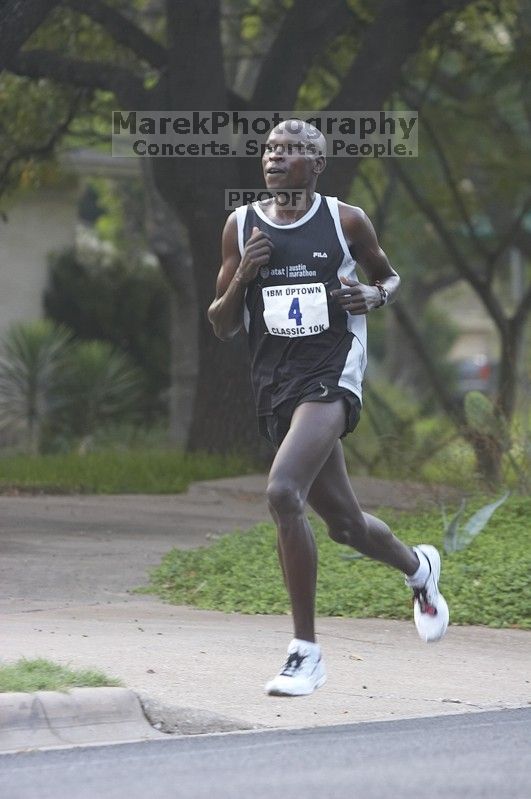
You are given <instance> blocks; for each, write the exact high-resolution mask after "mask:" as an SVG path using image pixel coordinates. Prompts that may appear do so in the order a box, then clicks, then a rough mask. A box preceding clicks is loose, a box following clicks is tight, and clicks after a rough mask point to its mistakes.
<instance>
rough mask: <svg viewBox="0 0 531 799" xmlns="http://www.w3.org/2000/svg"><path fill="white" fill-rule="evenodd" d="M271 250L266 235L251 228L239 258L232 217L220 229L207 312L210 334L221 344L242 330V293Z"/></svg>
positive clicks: (233, 217) (234, 220)
mask: <svg viewBox="0 0 531 799" xmlns="http://www.w3.org/2000/svg"><path fill="white" fill-rule="evenodd" d="M272 249H273V243H272V241H271V239H270V238H269V236H268V235H267V233H264V232H263V231H262V230H260V228H257V227H254V228H253V232H252V234H251V236H250V237H249V239H248V241H247V243H246V245H245V248H244V251H243V255H242V256H241V257H240V249H239V247H238V226H237V223H236V214H235V213H232V214H231V215H230V216H229V218H228V219H227V222H226V223H225V227H224V229H223V237H222V242H221V251H222V253H221V254H222V263H221V269H220V270H219V274H218V278H217V282H216V297H215V299H214V301H213V303H212V304H211V306H210V308H209V309H208V318H209V320H210V322H211V324H212V327H213V328H214V333H215V334H216V336H217V337H218V338H220V339H221V340H222V341H227V340H228V339H231V338H232V337H233V336H235V335H236V333H237V332H238V331H239V330H240V328H241V327H242V324H243V303H244V297H245V290H246V288H247V286H248V285H249V283H251V281H253V280H254V279H255V277H256V275H257V274H258V270H259V269H260V267H261V266H265V265H266V264H267V263H268V262H269V258H270V256H271V250H272Z"/></svg>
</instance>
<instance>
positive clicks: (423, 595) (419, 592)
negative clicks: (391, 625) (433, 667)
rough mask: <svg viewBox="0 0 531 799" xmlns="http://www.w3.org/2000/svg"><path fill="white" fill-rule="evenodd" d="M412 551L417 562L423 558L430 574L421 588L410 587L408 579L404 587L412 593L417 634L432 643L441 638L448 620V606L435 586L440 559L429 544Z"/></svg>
mask: <svg viewBox="0 0 531 799" xmlns="http://www.w3.org/2000/svg"><path fill="white" fill-rule="evenodd" d="M413 549H414V551H415V552H416V553H417V556H418V558H419V560H420V559H421V557H422V555H424V556H425V558H426V560H427V561H428V565H429V567H430V574H429V576H428V579H427V580H426V582H425V583H424V585H422V586H416V585H412V584H411V581H410V580H409V579H408V578H406V585H408V586H409V587H410V588H411V589H412V591H413V617H414V619H415V624H416V627H417V630H418V634H419V635H420V637H421V638H422V640H423V641H426V643H432V642H433V641H439V640H440V639H441V638H442V637H443V635H444V634H445V632H446V628H447V627H448V621H449V618H450V613H449V611H448V605H447V604H446V600H445V598H444V597H443V595H442V594H441V593H439V588H438V585H437V583H438V582H439V575H440V573H441V558H440V555H439V553H438V552H437V550H436V549H435V547H432V546H430V545H429V544H420V545H419V546H418V547H413ZM420 553H422V555H421V554H420Z"/></svg>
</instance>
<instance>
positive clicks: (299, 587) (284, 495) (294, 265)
mask: <svg viewBox="0 0 531 799" xmlns="http://www.w3.org/2000/svg"><path fill="white" fill-rule="evenodd" d="M262 166H263V171H264V178H265V183H266V186H267V188H268V189H272V190H277V191H278V190H283V189H286V190H303V191H304V192H305V193H306V203H305V206H304V208H302V209H301V210H290V209H288V208H287V207H286V204H285V203H283V204H280V203H279V202H276V201H275V200H274V199H273V200H271V201H266V202H264V203H254V204H253V205H252V206H249V207H246V206H242V207H241V208H238V209H237V210H236V211H235V212H234V213H232V214H231V215H230V216H229V218H228V220H227V223H226V225H225V228H224V231H223V239H222V266H221V269H220V272H219V275H218V279H217V290H216V298H215V300H214V301H213V303H212V305H211V306H210V309H209V319H210V321H211V323H212V325H213V327H214V331H215V333H216V335H217V336H218V337H219V338H220V339H222V340H227V339H230V338H232V337H233V336H234V335H235V334H236V333H237V332H238V331H239V330H240V328H241V327H242V326H245V328H246V330H247V333H248V338H249V346H250V354H251V370H252V372H251V377H252V383H253V389H254V394H255V400H256V408H257V414H258V423H259V429H260V432H261V433H262V434H263V435H265V436H266V437H267V438H268V439H269V440H270V441H271V442H272V443H273V445H274V446H275V447H276V448H277V453H276V456H275V459H274V461H273V465H272V467H271V471H270V473H269V481H268V486H267V499H268V503H269V508H270V511H271V514H272V516H273V519H274V521H275V523H276V525H277V529H278V554H279V561H280V565H281V568H282V572H283V576H284V581H285V584H286V588H287V590H288V593H289V596H290V600H291V607H292V613H293V623H294V634H295V637H294V639H293V640H292V641H291V643H290V644H289V647H288V658H287V661H286V663H285V665H284V667H283V668H282V669H281V671H280V672H279V673H278V674H277V676H276V677H275V678H274V679H272V680H271V681H270V682H268V683H267V685H266V686H265V690H266V692H267V693H269V694H274V695H281V696H284V695H289V696H295V695H303V694H310V693H312V692H313V691H314V690H315V689H316V688H318V687H320V686H321V685H323V684H324V682H325V681H326V671H325V666H324V662H323V659H322V657H321V650H320V646H319V645H318V644H317V643H316V641H315V628H314V616H315V589H316V576H317V552H316V546H315V539H314V536H313V533H312V530H311V528H310V525H309V523H308V520H307V518H306V515H305V505H306V502H308V503H309V505H310V506H311V507H312V508H313V510H314V511H315V512H316V513H317V514H318V515H319V516H321V518H322V519H323V520H324V522H325V523H326V525H327V528H328V534H329V535H330V537H331V538H332V539H333V540H334V541H337V542H339V543H341V544H348V545H349V546H351V547H354V548H355V549H357V550H358V551H359V552H362V553H363V554H364V555H367V556H368V557H370V558H374V559H375V560H379V561H382V562H383V563H387V564H388V565H389V566H393V567H394V568H395V569H399V570H400V571H401V572H403V573H404V574H405V576H406V584H407V585H408V586H409V587H410V588H411V589H412V590H413V596H414V619H415V624H416V626H417V630H418V632H419V635H420V637H421V638H422V639H423V640H425V641H436V640H438V639H440V638H441V637H442V636H443V635H444V633H445V631H446V627H447V625H448V619H449V614H448V606H447V604H446V601H445V600H444V597H443V596H442V595H441V594H440V593H439V590H438V585H437V583H438V579H439V573H440V557H439V553H438V552H437V550H436V549H435V548H434V547H432V546H429V545H426V544H421V545H419V546H416V547H413V548H410V547H408V546H406V545H405V544H403V543H402V542H401V541H399V540H398V538H396V537H395V536H394V535H393V534H392V533H391V531H390V529H389V527H388V526H387V525H386V524H385V523H384V522H382V521H381V520H380V519H377V518H376V517H375V516H371V515H370V514H368V513H364V512H363V511H362V510H361V508H360V506H359V503H358V501H357V499H356V496H355V495H354V492H353V490H352V486H351V483H350V480H349V477H348V474H347V470H346V466H345V459H344V455H343V449H342V446H341V442H340V439H341V438H342V437H343V436H345V435H346V434H347V433H348V432H350V431H351V430H353V429H354V427H355V426H356V424H357V422H358V420H359V415H360V409H361V398H362V379H363V373H364V369H365V365H366V314H367V313H369V312H370V311H373V310H375V309H376V308H380V307H382V306H384V305H387V304H388V303H389V302H391V301H392V300H393V299H394V297H395V294H396V292H397V290H398V286H399V283H400V278H399V276H398V274H397V273H396V272H395V270H394V269H393V268H392V267H391V265H390V264H389V261H388V259H387V256H386V254H385V253H384V252H383V250H382V249H381V247H380V246H379V244H378V240H377V238H376V234H375V232H374V228H373V226H372V224H371V222H370V220H369V219H368V217H367V216H366V214H365V213H364V212H363V211H362V210H361V209H360V208H356V207H353V206H350V205H346V204H345V203H342V202H338V200H337V199H336V198H335V197H324V196H321V195H320V194H318V193H317V192H316V191H315V187H316V183H317V179H318V177H319V175H320V174H321V172H323V170H324V169H325V166H326V141H325V139H324V136H323V135H322V134H321V133H320V132H319V131H317V130H316V129H315V128H314V127H312V126H311V125H309V124H307V123H304V122H301V121H300V120H289V121H287V122H284V123H281V124H280V125H279V126H278V127H277V128H275V129H274V130H272V132H271V134H270V135H269V137H268V140H267V143H266V147H265V152H264V155H263V159H262ZM356 263H358V264H359V265H360V266H361V268H362V269H363V272H364V274H365V276H366V277H367V279H368V283H369V284H368V285H367V284H364V283H360V282H359V281H358V278H357V274H356Z"/></svg>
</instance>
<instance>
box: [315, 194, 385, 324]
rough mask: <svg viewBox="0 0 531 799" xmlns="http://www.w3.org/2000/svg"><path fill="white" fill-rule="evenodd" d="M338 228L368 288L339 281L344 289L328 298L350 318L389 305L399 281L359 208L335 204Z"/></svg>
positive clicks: (372, 229)
mask: <svg viewBox="0 0 531 799" xmlns="http://www.w3.org/2000/svg"><path fill="white" fill-rule="evenodd" d="M339 218H340V221H341V227H342V229H343V233H344V236H345V239H346V242H347V244H348V246H349V249H350V250H351V252H353V254H354V255H355V258H356V261H357V263H358V264H359V265H360V266H361V268H362V269H363V272H364V274H365V275H366V277H367V279H368V281H369V284H368V285H367V284H365V283H360V282H357V281H353V280H349V279H347V278H343V277H342V278H341V282H342V283H343V286H344V288H342V289H336V290H335V291H332V292H331V294H332V296H333V297H334V299H335V300H336V302H338V303H339V305H341V307H342V308H344V310H345V311H349V313H351V314H366V313H368V312H369V311H372V310H374V309H375V308H379V307H381V306H382V305H384V304H385V305H388V304H389V303H390V302H392V301H393V300H394V299H395V297H396V293H397V291H398V287H399V285H400V277H399V276H398V273H397V272H396V271H395V270H394V269H393V267H392V266H391V264H390V263H389V259H388V257H387V255H386V254H385V252H384V251H383V250H382V248H381V247H380V244H379V243H378V238H377V236H376V232H375V230H374V227H373V225H372V223H371V220H370V219H369V217H368V216H367V214H366V213H365V212H364V211H362V210H361V208H355V207H354V206H351V205H346V204H345V203H339Z"/></svg>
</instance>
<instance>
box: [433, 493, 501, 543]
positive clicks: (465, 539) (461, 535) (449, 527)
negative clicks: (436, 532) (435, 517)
mask: <svg viewBox="0 0 531 799" xmlns="http://www.w3.org/2000/svg"><path fill="white" fill-rule="evenodd" d="M509 496H510V492H509V491H506V492H505V493H504V494H503V495H502V496H501V497H500V498H499V499H497V500H496V501H495V502H490V503H489V504H488V505H483V507H482V508H480V509H479V510H477V511H476V512H475V513H474V514H473V515H472V516H471V517H470V519H469V520H468V522H467V523H466V524H461V519H462V518H463V514H464V512H465V508H466V500H465V499H463V500H462V501H461V505H460V507H459V510H458V511H457V513H456V514H455V516H453V517H452V519H450V521H448V519H447V518H446V514H445V512H444V509H443V524H444V544H443V545H444V550H445V552H447V553H448V554H451V553H452V552H459V551H460V550H461V549H466V547H467V546H469V544H471V543H472V541H473V540H474V538H475V537H476V536H477V535H479V533H480V532H481V531H482V530H483V529H484V528H485V527H486V526H487V524H488V522H489V519H490V517H491V516H492V514H493V513H494V511H495V510H496V509H497V508H499V507H500V505H503V503H504V502H505V501H506V500H507V499H508V498H509Z"/></svg>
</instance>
